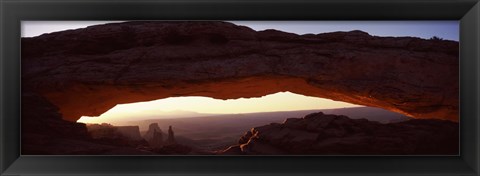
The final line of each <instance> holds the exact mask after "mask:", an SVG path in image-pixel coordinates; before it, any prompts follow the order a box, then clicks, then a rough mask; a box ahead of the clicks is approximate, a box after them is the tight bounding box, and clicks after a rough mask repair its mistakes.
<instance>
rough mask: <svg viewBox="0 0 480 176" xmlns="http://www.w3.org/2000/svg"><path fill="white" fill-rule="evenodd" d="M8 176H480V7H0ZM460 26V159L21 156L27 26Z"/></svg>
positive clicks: (436, 0)
mask: <svg viewBox="0 0 480 176" xmlns="http://www.w3.org/2000/svg"><path fill="white" fill-rule="evenodd" d="M0 15H1V17H0V25H1V27H0V30H1V31H0V39H1V44H0V45H1V47H0V53H1V60H0V68H1V72H0V74H1V76H0V98H1V102H0V104H1V106H0V113H1V114H0V126H1V130H0V139H1V144H0V173H1V174H0V175H110V174H111V175H479V173H480V152H479V148H480V142H479V139H480V133H479V132H480V131H479V126H480V120H479V113H480V111H479V107H480V106H479V99H480V97H479V95H480V94H479V90H480V87H479V86H480V81H479V76H480V71H479V70H480V65H479V63H480V62H479V60H480V59H479V58H480V26H479V21H480V3H479V1H478V0H389V1H381V0H357V1H354V0H336V1H333V0H322V1H320V0H298V1H294V0H244V1H240V0H196V1H195V0H180V1H171V0H156V1H151V0H139V1H134V0H123V1H122V0H120V1H108V0H63V1H60V0H0ZM185 19H188V20H459V21H460V32H461V34H460V45H461V46H460V53H461V54H460V100H461V106H460V129H461V131H460V133H461V137H460V140H461V148H460V156H358V157H355V156H303V157H302V156H269V157H266V156H247V157H246V156H22V155H20V85H21V82H20V22H21V21H22V20H185Z"/></svg>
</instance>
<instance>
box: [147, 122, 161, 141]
mask: <svg viewBox="0 0 480 176" xmlns="http://www.w3.org/2000/svg"><path fill="white" fill-rule="evenodd" d="M155 133H160V134H162V135H163V134H164V133H163V132H162V130H161V129H160V127H159V126H158V123H151V124H150V125H149V126H148V131H147V133H145V135H144V136H143V138H144V139H145V140H147V141H149V140H151V139H152V138H153V136H154V134H155Z"/></svg>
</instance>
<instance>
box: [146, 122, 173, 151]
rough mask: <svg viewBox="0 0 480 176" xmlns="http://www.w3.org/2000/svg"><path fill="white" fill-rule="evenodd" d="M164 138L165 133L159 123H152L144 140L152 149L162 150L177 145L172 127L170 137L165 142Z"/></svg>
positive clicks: (169, 132) (169, 130)
mask: <svg viewBox="0 0 480 176" xmlns="http://www.w3.org/2000/svg"><path fill="white" fill-rule="evenodd" d="M163 136H164V133H163V132H162V130H161V129H160V127H159V126H158V123H152V124H150V125H149V127H148V131H147V133H146V134H145V135H144V137H143V138H144V139H145V140H147V141H148V143H149V145H150V147H152V148H161V147H164V146H167V145H174V144H176V142H175V136H174V132H173V129H172V126H169V128H168V136H167V139H166V140H165V141H164V140H163Z"/></svg>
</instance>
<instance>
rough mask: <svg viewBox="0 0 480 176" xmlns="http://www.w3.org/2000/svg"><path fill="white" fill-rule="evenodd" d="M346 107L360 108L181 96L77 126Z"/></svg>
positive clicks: (301, 100)
mask: <svg viewBox="0 0 480 176" xmlns="http://www.w3.org/2000/svg"><path fill="white" fill-rule="evenodd" d="M347 107H363V106H361V105H356V104H350V103H345V102H341V101H334V100H330V99H324V98H318V97H310V96H305V95H301V94H295V93H291V92H288V91H286V92H277V93H274V94H269V95H265V96H262V97H253V98H238V99H228V100H220V99H214V98H211V97H202V96H184V97H169V98H164V99H159V100H153V101H146V102H136V103H128V104H118V105H116V106H115V107H113V108H111V109H109V110H108V111H107V112H105V113H103V114H101V115H100V116H96V117H89V116H82V117H81V118H80V119H79V120H78V121H77V122H81V123H110V124H120V123H125V122H127V121H132V119H135V120H136V121H138V120H146V119H177V118H188V117H199V116H198V114H200V115H204V114H207V115H225V114H247V113H261V112H281V111H300V110H317V109H318V110H320V109H336V108H347ZM195 114H197V115H195ZM152 117H156V118H152Z"/></svg>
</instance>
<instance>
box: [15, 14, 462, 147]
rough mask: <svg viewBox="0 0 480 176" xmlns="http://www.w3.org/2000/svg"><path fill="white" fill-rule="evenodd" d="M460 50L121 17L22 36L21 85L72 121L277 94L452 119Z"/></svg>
mask: <svg viewBox="0 0 480 176" xmlns="http://www.w3.org/2000/svg"><path fill="white" fill-rule="evenodd" d="M458 48H459V44H458V42H453V41H442V40H424V39H419V38H412V37H375V36H371V35H369V34H367V33H365V32H361V31H351V32H333V33H324V34H316V35H314V34H307V35H295V34H291V33H285V32H280V31H275V30H266V31H260V32H256V31H254V30H252V29H249V28H247V27H242V26H236V25H234V24H231V23H226V22H185V21H182V22H126V23H115V24H106V25H98V26H92V27H88V28H85V29H78V30H69V31H64V32H56V33H51V34H46V35H42V36H39V37H34V38H23V39H22V86H23V87H25V88H28V89H29V90H31V91H33V92H34V93H36V94H38V95H39V96H41V97H42V98H44V99H46V100H48V101H49V102H51V103H52V104H53V105H54V106H55V107H58V111H59V112H60V113H61V114H62V117H63V119H65V120H68V121H76V120H78V119H79V118H80V117H81V116H82V115H87V116H98V115H100V114H102V113H104V112H105V111H107V110H108V109H110V108H112V107H114V106H115V105H117V104H120V103H132V102H139V101H149V100H156V99H161V98H166V97H173V96H209V97H213V98H219V99H231V98H240V97H258V96H263V95H267V94H271V93H276V92H279V91H291V92H293V93H299V94H304V95H309V96H316V97H322V98H329V99H333V100H338V101H345V102H350V103H354V104H359V105H366V106H372V107H380V108H384V109H387V110H391V111H394V112H400V113H403V114H406V115H408V116H411V117H415V118H426V119H446V120H451V121H458V104H459V103H458V62H459V59H458V58H459V56H458V54H459V51H458ZM80 100H81V101H80ZM24 101H26V100H23V99H22V102H24ZM33 113H37V112H33ZM50 113H53V111H52V112H50ZM305 140H307V139H305Z"/></svg>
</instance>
